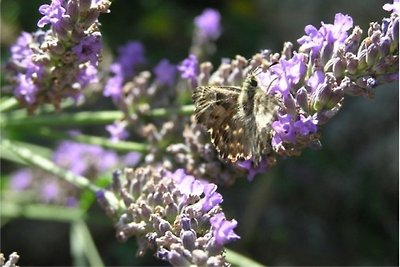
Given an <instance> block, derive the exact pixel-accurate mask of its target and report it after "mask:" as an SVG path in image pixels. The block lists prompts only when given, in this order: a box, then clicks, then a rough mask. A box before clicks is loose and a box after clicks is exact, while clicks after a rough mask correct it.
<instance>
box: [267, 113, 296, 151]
mask: <svg viewBox="0 0 400 267" xmlns="http://www.w3.org/2000/svg"><path fill="white" fill-rule="evenodd" d="M272 128H273V129H274V130H275V134H274V136H273V137H272V146H273V147H276V146H279V145H280V144H282V142H289V143H292V144H294V143H296V132H295V129H294V121H293V117H292V115H290V114H284V115H281V114H278V120H277V121H274V122H273V123H272Z"/></svg>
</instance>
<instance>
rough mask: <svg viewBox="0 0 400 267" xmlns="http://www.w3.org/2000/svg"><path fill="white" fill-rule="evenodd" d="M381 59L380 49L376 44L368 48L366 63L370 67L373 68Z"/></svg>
mask: <svg viewBox="0 0 400 267" xmlns="http://www.w3.org/2000/svg"><path fill="white" fill-rule="evenodd" d="M378 58H379V47H378V45H376V44H375V43H372V44H371V45H370V46H368V49H367V54H366V58H365V61H366V62H367V65H368V67H371V66H373V65H374V64H375V63H376V61H377V60H378Z"/></svg>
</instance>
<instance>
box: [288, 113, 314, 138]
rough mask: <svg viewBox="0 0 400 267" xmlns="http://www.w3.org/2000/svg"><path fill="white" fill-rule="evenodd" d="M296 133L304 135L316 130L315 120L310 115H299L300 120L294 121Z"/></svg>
mask: <svg viewBox="0 0 400 267" xmlns="http://www.w3.org/2000/svg"><path fill="white" fill-rule="evenodd" d="M294 129H295V131H296V133H298V134H300V135H302V136H306V135H309V134H312V133H316V132H317V129H318V128H317V122H316V121H315V120H314V119H313V118H312V117H311V116H308V117H304V116H303V115H300V120H298V121H296V122H295V123H294Z"/></svg>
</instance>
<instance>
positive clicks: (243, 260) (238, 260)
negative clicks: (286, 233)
mask: <svg viewBox="0 0 400 267" xmlns="http://www.w3.org/2000/svg"><path fill="white" fill-rule="evenodd" d="M226 260H227V261H228V262H229V263H231V264H232V265H233V266H252V267H263V266H265V265H263V264H260V263H258V262H255V261H254V260H252V259H249V258H247V257H246V256H244V255H242V254H239V253H237V252H235V251H233V250H230V249H226Z"/></svg>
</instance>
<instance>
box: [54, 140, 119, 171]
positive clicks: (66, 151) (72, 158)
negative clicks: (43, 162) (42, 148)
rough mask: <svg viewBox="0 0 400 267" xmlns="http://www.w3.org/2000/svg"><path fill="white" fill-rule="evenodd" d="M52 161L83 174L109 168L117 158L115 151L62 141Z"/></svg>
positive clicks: (114, 164) (115, 163)
mask: <svg viewBox="0 0 400 267" xmlns="http://www.w3.org/2000/svg"><path fill="white" fill-rule="evenodd" d="M77 159H79V160H77ZM53 161H54V162H55V163H56V164H57V165H59V166H61V167H63V168H66V169H69V170H70V171H71V172H73V173H74V174H76V175H83V174H85V172H87V171H89V170H92V171H97V172H103V171H106V170H110V169H111V168H113V167H115V166H116V165H117V162H118V158H117V155H116V154H115V152H113V151H108V150H104V149H103V148H101V147H99V146H96V145H89V144H81V143H75V142H71V141H64V142H62V143H61V144H60V145H59V146H58V147H57V149H56V150H55V152H54V154H53Z"/></svg>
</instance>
